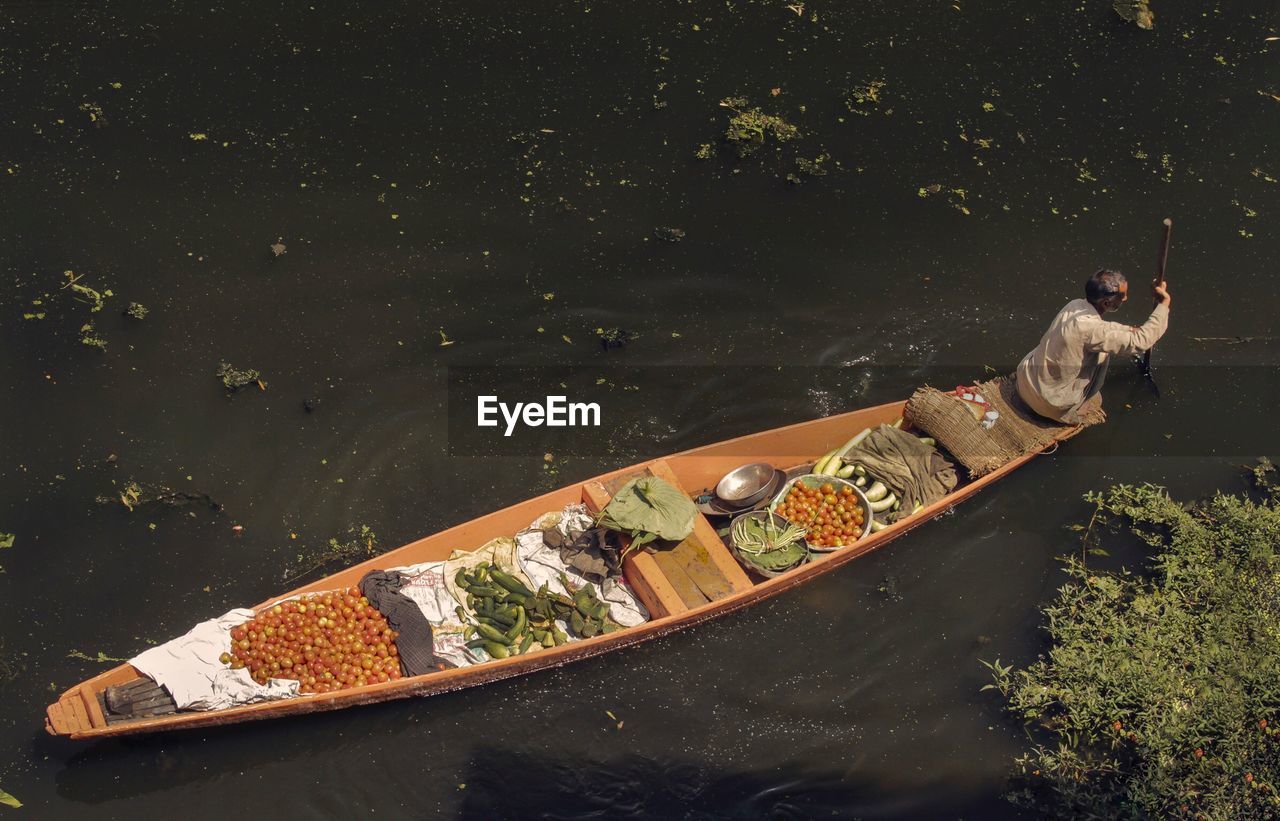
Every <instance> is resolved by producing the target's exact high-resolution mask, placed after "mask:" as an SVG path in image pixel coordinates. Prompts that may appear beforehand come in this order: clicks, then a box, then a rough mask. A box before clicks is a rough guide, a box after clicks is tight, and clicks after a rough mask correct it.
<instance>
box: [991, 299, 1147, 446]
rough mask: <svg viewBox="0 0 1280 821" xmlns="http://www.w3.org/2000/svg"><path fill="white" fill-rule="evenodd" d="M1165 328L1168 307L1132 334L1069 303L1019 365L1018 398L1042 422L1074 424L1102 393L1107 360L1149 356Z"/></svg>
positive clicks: (1077, 302)
mask: <svg viewBox="0 0 1280 821" xmlns="http://www.w3.org/2000/svg"><path fill="white" fill-rule="evenodd" d="M1168 327H1169V308H1168V306H1167V305H1157V306H1156V307H1155V310H1153V311H1152V312H1151V316H1150V317H1148V318H1147V321H1146V322H1144V323H1142V325H1141V326H1140V327H1136V328H1135V327H1133V326H1131V325H1124V324H1122V323H1120V322H1108V321H1107V320H1105V319H1103V318H1102V316H1101V315H1100V314H1099V313H1098V310H1097V309H1096V308H1094V307H1093V306H1092V305H1090V304H1089V301H1088V300H1085V299H1073V300H1071V301H1070V302H1068V303H1067V305H1066V307H1064V308H1063V309H1062V310H1061V311H1059V312H1058V315H1057V316H1055V317H1054V318H1053V322H1051V323H1050V324H1049V330H1047V331H1045V334H1044V336H1043V337H1041V339H1040V344H1039V345H1037V346H1036V348H1035V350H1033V351H1031V353H1029V354H1027V355H1026V356H1025V357H1023V358H1022V362H1020V363H1019V364H1018V380H1017V383H1018V395H1019V396H1021V397H1022V401H1024V402H1026V403H1027V405H1028V406H1030V408H1031V409H1032V410H1034V411H1035V412H1036V413H1038V414H1040V415H1041V416H1045V417H1048V418H1049V419H1056V420H1058V421H1060V422H1066V423H1067V424H1075V422H1076V421H1077V412H1078V411H1079V410H1080V408H1081V406H1082V405H1084V403H1085V402H1088V401H1089V400H1090V399H1092V398H1093V397H1094V395H1096V394H1097V393H1099V392H1100V391H1101V390H1102V382H1103V380H1104V379H1105V378H1106V375H1107V365H1108V364H1109V362H1110V355H1111V354H1117V355H1123V354H1136V353H1140V352H1142V351H1145V350H1148V349H1149V348H1150V347H1151V346H1152V345H1154V344H1155V343H1156V340H1157V339H1159V338H1160V337H1161V336H1163V335H1164V332H1165V329H1166V328H1168Z"/></svg>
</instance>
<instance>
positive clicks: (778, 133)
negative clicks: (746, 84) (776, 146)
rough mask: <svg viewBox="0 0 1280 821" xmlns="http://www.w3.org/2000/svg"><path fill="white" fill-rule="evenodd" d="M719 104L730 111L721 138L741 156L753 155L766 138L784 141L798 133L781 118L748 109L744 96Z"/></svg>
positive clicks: (727, 98)
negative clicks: (730, 115)
mask: <svg viewBox="0 0 1280 821" xmlns="http://www.w3.org/2000/svg"><path fill="white" fill-rule="evenodd" d="M720 105H721V106H722V107H724V108H727V109H729V110H730V111H732V112H733V116H732V117H730V118H729V127H728V128H727V129H726V130H725V133H724V138H725V139H726V140H728V141H729V143H730V144H732V145H733V147H734V148H735V149H736V150H737V152H738V156H740V157H749V156H750V155H752V154H754V153H755V152H756V151H757V150H758V149H759V148H760V147H761V146H763V145H764V143H765V140H766V139H767V138H768V137H773V139H774V140H776V141H778V142H780V143H785V142H790V141H791V140H794V139H796V138H798V137H799V136H800V129H798V128H796V127H795V126H794V125H792V124H791V123H789V122H787V121H786V120H784V119H782V118H781V117H777V116H774V115H772V114H765V113H764V112H763V111H761V110H760V109H759V108H748V105H749V103H748V101H747V98H746V97H726V98H725V99H723V100H721V101H720Z"/></svg>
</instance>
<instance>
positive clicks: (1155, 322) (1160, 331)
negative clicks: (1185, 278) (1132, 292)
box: [1085, 283, 1171, 355]
mask: <svg viewBox="0 0 1280 821" xmlns="http://www.w3.org/2000/svg"><path fill="white" fill-rule="evenodd" d="M1155 291H1156V295H1157V296H1158V297H1160V304H1159V305H1156V307H1155V310H1153V311H1152V312H1151V316H1149V317H1147V321H1146V322H1144V323H1142V325H1140V326H1139V327H1136V328H1135V327H1133V326H1132V325H1125V324H1123V323H1120V322H1107V321H1106V320H1104V319H1103V318H1102V317H1098V321H1097V322H1096V323H1091V327H1090V329H1089V337H1088V339H1087V340H1086V342H1085V347H1086V348H1087V349H1088V350H1090V351H1092V352H1094V353H1099V352H1105V353H1109V354H1116V355H1123V354H1136V353H1141V352H1142V351H1147V350H1150V349H1151V346H1152V345H1154V344H1156V340H1158V339H1159V338H1160V337H1162V336H1164V332H1165V330H1166V329H1167V328H1168V327H1169V303H1170V302H1171V300H1170V298H1169V292H1168V291H1166V290H1165V289H1164V284H1163V283H1161V285H1160V286H1158V287H1157V288H1156V289H1155Z"/></svg>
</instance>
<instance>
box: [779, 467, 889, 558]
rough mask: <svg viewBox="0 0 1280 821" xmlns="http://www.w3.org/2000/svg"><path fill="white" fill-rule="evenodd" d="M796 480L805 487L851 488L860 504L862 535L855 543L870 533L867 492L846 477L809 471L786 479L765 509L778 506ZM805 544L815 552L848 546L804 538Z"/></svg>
mask: <svg viewBox="0 0 1280 821" xmlns="http://www.w3.org/2000/svg"><path fill="white" fill-rule="evenodd" d="M797 482H799V483H800V484H802V485H805V486H806V487H821V486H822V485H825V484H827V483H831V484H833V485H835V486H836V487H850V488H852V489H853V495H854V497H855V498H856V499H857V500H858V504H859V505H861V506H862V522H863V526H862V535H861V536H859V537H858V538H857V541H855V544H856V543H857V542H860V541H862V540H863V539H865V538H867V537H868V536H870V535H871V520H872V519H873V518H875V513H873V512H872V510H871V503H870V502H869V501H867V494H865V493H863V492H862V488H860V487H858V486H857V485H855V484H854V483H853V482H850V481H849V480H848V479H841V478H839V477H837V476H821V475H818V474H812V473H809V474H805V475H803V476H797V477H795V478H794V479H790V480H788V481H787V483H786V484H785V485H783V486H782V489H781V490H779V491H778V492H777V494H776V495H775V496H774V497H773V501H771V502H769V507H768V508H767V510H768V511H769V512H770V513H772V512H773V511H774V509H776V508H777V507H778V505H779V504H780V503H781V502H782V500H783V499H785V498H787V494H788V493H790V492H791V486H792V485H794V484H796V483H797ZM805 544H807V545H809V549H810V550H812V551H814V552H815V553H833V552H835V551H837V550H844V548H846V547H849V545H844V546H843V547H820V546H818V545H816V544H811V543H810V542H809V541H808V540H807V539H806V540H805Z"/></svg>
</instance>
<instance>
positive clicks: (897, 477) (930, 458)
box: [844, 425, 956, 522]
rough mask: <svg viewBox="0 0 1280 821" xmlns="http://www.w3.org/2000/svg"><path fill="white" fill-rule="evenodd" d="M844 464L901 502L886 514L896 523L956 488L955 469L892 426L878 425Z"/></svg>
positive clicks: (850, 452)
mask: <svg viewBox="0 0 1280 821" xmlns="http://www.w3.org/2000/svg"><path fill="white" fill-rule="evenodd" d="M844 461H845V463H847V464H852V465H862V467H863V468H864V469H865V470H866V471H867V472H868V473H870V474H872V475H873V476H875V477H876V478H877V479H879V480H880V481H882V482H884V484H885V486H886V487H888V488H889V490H891V491H893V494H894V495H895V496H897V497H898V499H899V500H901V502H902V505H901V506H900V507H899V509H898V510H896V511H894V512H892V513H888V514H885V516H884V519H885V520H886V521H888V522H895V521H897V520H898V519H900V518H902V517H904V516H910V515H911V511H913V510H915V509H916V506H917V505H924V506H926V507H928V506H929V505H931V504H933V503H934V502H936V501H938V500H939V499H941V498H942V497H943V496H946V495H947V494H948V493H950V492H951V491H952V490H953V489H954V488H955V486H956V467H955V465H953V464H951V462H949V461H948V460H947V459H946V457H944V456H943V455H942V454H941V453H939V452H938V449H937V448H935V447H933V446H932V445H929V444H926V443H924V442H921V441H920V439H919V438H917V437H916V436H913V435H912V434H910V433H906V432H905V431H902V430H899V429H898V428H895V427H894V426H893V425H881V426H880V427H878V428H876V429H875V430H873V431H871V433H869V434H867V436H866V438H865V439H863V440H862V441H861V442H859V443H858V444H857V445H855V446H854V447H852V448H850V450H849V452H848V453H846V454H845V456H844Z"/></svg>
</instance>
